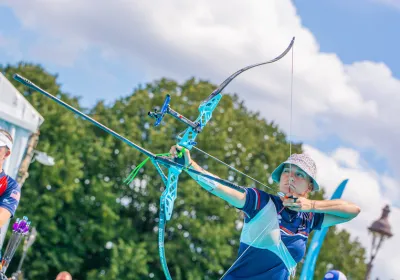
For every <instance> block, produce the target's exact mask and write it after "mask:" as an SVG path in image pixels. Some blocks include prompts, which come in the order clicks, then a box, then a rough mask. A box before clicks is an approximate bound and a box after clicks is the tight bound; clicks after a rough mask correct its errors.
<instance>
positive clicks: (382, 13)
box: [0, 0, 400, 106]
mask: <svg viewBox="0 0 400 280" xmlns="http://www.w3.org/2000/svg"><path fill="white" fill-rule="evenodd" d="M294 4H295V6H296V8H297V10H298V14H299V15H300V17H301V21H302V24H303V25H304V26H305V27H306V28H308V29H310V31H311V32H312V33H313V35H314V36H315V37H316V39H317V40H318V43H319V44H320V47H321V51H323V52H334V53H336V54H337V55H338V56H339V57H340V59H341V60H342V61H343V62H344V63H346V64H347V63H352V62H354V61H362V60H370V61H376V62H384V63H385V64H387V65H388V66H389V67H390V69H391V70H392V71H393V75H394V76H396V77H400V60H398V59H395V58H396V56H397V52H396V51H398V50H399V49H400V38H399V36H398V30H397V31H396V28H393V27H396V26H400V9H396V8H393V7H392V6H387V5H383V4H382V3H379V2H373V1H360V0H354V1H343V0H340V1H332V0H330V1H316V0H309V1H294ZM0 26H2V28H1V29H0V35H2V36H4V37H8V38H17V39H16V40H18V41H19V42H20V43H21V42H22V44H18V45H19V50H20V51H13V50H8V51H7V50H5V49H1V52H0V62H1V63H2V64H8V63H16V62H18V61H20V60H24V61H30V62H38V63H41V64H43V65H44V66H45V67H46V69H49V71H50V72H53V73H58V74H59V77H60V82H61V83H62V85H63V87H64V89H65V90H66V91H68V92H69V93H72V94H73V95H79V96H82V104H83V105H85V106H92V105H93V104H95V102H96V100H98V99H106V100H110V101H112V100H113V99H114V97H115V95H118V96H121V95H126V94H128V93H129V92H130V91H131V88H132V85H136V84H137V83H145V82H149V81H151V80H150V79H148V77H146V76H145V74H142V73H141V72H140V71H134V72H132V70H133V68H131V67H129V66H127V65H126V64H124V63H121V61H116V62H112V61H110V60H108V61H105V60H104V59H102V58H99V53H98V52H97V53H96V50H93V49H91V50H90V51H87V52H85V53H84V54H81V55H80V56H79V57H78V59H77V61H76V62H75V65H74V66H73V67H70V66H68V67H63V66H61V65H57V64H54V63H51V61H43V60H40V59H37V58H36V57H35V56H33V55H31V53H30V52H29V48H30V46H31V44H32V43H34V42H37V40H38V36H37V34H35V32H32V31H29V30H26V29H24V28H21V23H20V21H19V20H18V19H17V18H16V16H15V14H14V12H13V11H12V9H11V8H9V7H7V6H1V5H0ZM4 27H7V28H4ZM0 48H1V44H0ZM102 69H103V70H102ZM105 69H107V70H105ZM114 75H118V77H122V79H120V78H118V79H116V78H113V77H114ZM99 76H100V77H102V76H103V77H104V76H105V77H106V78H107V83H99V82H98V80H99ZM110 96H112V97H111V98H110Z"/></svg>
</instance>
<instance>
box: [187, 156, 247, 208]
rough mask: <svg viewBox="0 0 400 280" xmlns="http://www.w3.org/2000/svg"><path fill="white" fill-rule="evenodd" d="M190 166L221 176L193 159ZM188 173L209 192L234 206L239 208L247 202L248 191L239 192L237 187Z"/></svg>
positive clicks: (205, 172)
mask: <svg viewBox="0 0 400 280" xmlns="http://www.w3.org/2000/svg"><path fill="white" fill-rule="evenodd" d="M190 168H191V169H194V170H197V171H200V172H202V173H204V174H208V175H211V176H213V177H216V178H219V177H218V176H216V175H215V174H212V173H210V172H208V171H206V170H204V169H203V168H201V167H200V166H199V165H198V164H197V163H196V162H195V161H193V160H191V164H190ZM188 174H189V175H190V176H191V177H192V178H193V179H194V180H195V181H196V182H197V183H198V184H199V185H200V186H201V187H202V188H204V189H205V190H207V191H208V192H210V193H212V194H213V195H216V196H218V197H220V198H222V199H223V200H225V201H226V202H228V203H229V204H231V205H232V206H234V207H237V208H242V207H243V206H244V204H245V202H246V193H242V192H239V191H237V190H235V189H232V188H230V187H227V186H224V185H221V184H220V183H217V182H215V181H212V180H210V179H207V178H204V177H201V176H199V175H196V174H193V173H190V172H188Z"/></svg>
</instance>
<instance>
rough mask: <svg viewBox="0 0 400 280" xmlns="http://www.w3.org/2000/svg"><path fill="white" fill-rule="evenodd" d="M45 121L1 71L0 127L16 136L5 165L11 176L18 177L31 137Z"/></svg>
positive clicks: (5, 169)
mask: <svg viewBox="0 0 400 280" xmlns="http://www.w3.org/2000/svg"><path fill="white" fill-rule="evenodd" d="M43 121H44V119H43V117H42V116H41V115H40V114H39V113H38V111H36V110H35V108H34V107H33V106H32V105H31V104H30V103H29V102H28V101H27V100H26V99H25V97H24V96H23V95H22V94H21V93H20V92H19V91H18V90H17V89H16V88H15V87H14V86H13V85H12V84H11V82H10V81H9V80H8V79H7V78H6V77H5V76H4V75H3V74H1V73H0V128H2V129H6V130H7V131H8V132H10V134H11V135H12V137H13V138H14V145H13V151H12V154H11V156H10V157H9V158H8V159H7V161H6V162H5V166H4V167H3V168H4V171H5V172H6V173H7V174H8V175H9V176H11V177H13V178H16V176H17V174H18V169H19V166H20V164H21V161H22V159H23V156H24V154H25V151H26V148H27V144H28V140H29V137H30V135H31V134H32V133H36V132H37V131H38V129H39V127H40V125H41V124H42V123H43Z"/></svg>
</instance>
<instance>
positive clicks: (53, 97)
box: [13, 74, 156, 159]
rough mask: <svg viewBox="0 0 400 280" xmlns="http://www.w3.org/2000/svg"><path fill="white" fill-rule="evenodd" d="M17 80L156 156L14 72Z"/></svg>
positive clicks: (144, 151)
mask: <svg viewBox="0 0 400 280" xmlns="http://www.w3.org/2000/svg"><path fill="white" fill-rule="evenodd" d="M13 78H14V79H15V80H16V81H17V82H20V83H21V84H24V85H25V86H27V87H29V88H30V89H33V90H36V91H37V92H40V93H41V94H43V95H45V96H47V97H48V98H50V99H52V100H54V101H55V102H57V103H58V104H60V105H62V106H64V107H65V108H67V109H68V110H70V111H72V112H74V113H75V114H77V115H79V116H81V117H82V118H84V119H86V120H87V121H89V122H91V123H92V124H94V125H95V126H97V127H99V128H100V129H102V130H104V131H105V132H107V133H110V134H111V135H113V136H114V137H115V138H118V139H119V140H121V141H123V142H125V143H126V144H128V145H129V146H131V147H133V148H135V149H136V150H138V151H139V152H141V153H143V154H145V155H146V156H148V157H151V158H154V159H155V158H156V155H154V154H153V153H152V152H149V151H147V150H146V149H144V148H142V147H140V146H138V145H136V144H135V143H133V142H132V141H130V140H128V139H127V138H125V137H123V136H121V135H119V134H118V133H116V132H115V131H113V130H111V129H110V128H108V127H107V126H105V125H103V124H101V123H99V122H98V121H96V120H94V119H92V118H91V117H89V116H88V115H86V114H84V113H82V112H81V111H79V110H78V109H75V108H74V107H72V106H71V105H69V104H67V103H65V102H64V101H62V100H60V99H59V98H57V97H55V96H53V95H51V94H50V93H48V92H47V91H45V90H43V89H41V88H40V87H38V86H37V85H35V84H34V83H32V82H31V81H30V80H28V79H26V78H24V77H22V76H21V75H19V74H15V75H14V77H13Z"/></svg>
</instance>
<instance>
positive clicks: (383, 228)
mask: <svg viewBox="0 0 400 280" xmlns="http://www.w3.org/2000/svg"><path fill="white" fill-rule="evenodd" d="M389 213H390V208H389V205H386V206H385V207H384V208H383V210H382V215H381V217H380V218H379V219H378V220H376V221H375V222H373V223H372V225H371V226H370V227H369V228H368V230H369V232H370V233H372V247H371V255H370V260H369V262H368V265H367V273H366V275H365V280H370V274H371V270H372V262H373V261H374V259H375V257H376V255H377V254H378V251H379V249H380V248H381V246H382V243H383V241H385V240H386V239H388V238H390V237H392V236H393V233H392V231H391V227H390V224H389V220H388V216H389Z"/></svg>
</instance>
